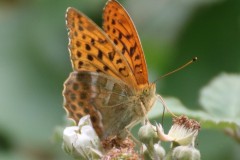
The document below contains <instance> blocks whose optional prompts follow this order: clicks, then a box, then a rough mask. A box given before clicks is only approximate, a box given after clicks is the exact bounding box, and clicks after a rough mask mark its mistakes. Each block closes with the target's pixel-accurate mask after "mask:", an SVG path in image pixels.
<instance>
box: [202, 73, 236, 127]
mask: <svg viewBox="0 0 240 160" xmlns="http://www.w3.org/2000/svg"><path fill="white" fill-rule="evenodd" d="M200 103H201V105H202V107H203V108H204V109H205V110H206V111H207V112H208V113H209V115H211V117H212V118H213V119H215V120H217V121H225V122H230V123H236V124H238V125H240V75H239V74H226V73H222V74H220V75H219V76H217V77H216V78H214V79H213V80H212V82H210V84H208V85H207V86H206V87H204V88H203V89H202V90H201V93H200Z"/></svg>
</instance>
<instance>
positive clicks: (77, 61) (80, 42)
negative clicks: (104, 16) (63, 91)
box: [66, 8, 137, 87]
mask: <svg viewBox="0 0 240 160" xmlns="http://www.w3.org/2000/svg"><path fill="white" fill-rule="evenodd" d="M66 21H67V27H68V30H69V33H68V34H69V51H70V56H71V60H72V65H73V69H74V70H76V71H82V70H86V71H95V72H103V73H105V74H108V75H111V76H113V77H116V78H118V79H121V80H123V81H126V82H127V83H128V84H129V85H131V86H134V87H136V84H137V83H136V80H135V78H134V77H133V73H132V71H131V69H130V67H129V64H128V63H127V60H126V58H125V57H124V56H123V55H122V54H121V53H120V52H119V51H118V50H117V48H116V47H115V45H114V44H113V42H112V41H111V40H110V39H109V37H108V36H107V35H106V34H105V33H104V32H103V31H102V30H101V29H100V28H99V27H98V26H97V25H96V24H95V23H94V22H93V21H91V20H90V19H89V18H88V17H87V16H85V15H84V14H83V13H81V12H79V11H77V10H76V9H74V8H68V10H67V15H66Z"/></svg>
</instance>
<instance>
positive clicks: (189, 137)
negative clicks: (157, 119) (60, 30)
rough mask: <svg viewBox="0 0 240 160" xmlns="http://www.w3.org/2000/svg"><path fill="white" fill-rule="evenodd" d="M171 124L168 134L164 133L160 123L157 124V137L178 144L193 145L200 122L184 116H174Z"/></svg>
mask: <svg viewBox="0 0 240 160" xmlns="http://www.w3.org/2000/svg"><path fill="white" fill-rule="evenodd" d="M173 123H174V124H173V126H172V127H171V129H170V130H169V132H168V134H167V135H166V134H164V131H163V128H162V126H161V125H160V124H156V125H157V133H158V137H159V139H160V140H161V141H171V142H175V143H177V144H178V145H182V146H184V145H194V141H195V139H196V136H197V135H198V131H199V129H200V124H199V123H198V122H197V121H195V120H192V119H188V118H187V117H186V116H180V117H177V118H174V120H173Z"/></svg>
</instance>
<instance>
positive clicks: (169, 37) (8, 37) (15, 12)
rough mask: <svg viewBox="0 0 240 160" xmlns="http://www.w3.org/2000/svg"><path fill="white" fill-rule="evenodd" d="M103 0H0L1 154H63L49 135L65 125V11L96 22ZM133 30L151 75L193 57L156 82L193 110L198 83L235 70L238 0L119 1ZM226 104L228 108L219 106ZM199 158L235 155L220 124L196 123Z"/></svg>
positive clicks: (238, 64)
mask: <svg viewBox="0 0 240 160" xmlns="http://www.w3.org/2000/svg"><path fill="white" fill-rule="evenodd" d="M105 2H106V0H61V1H57V0H51V1H49V0H0V74H1V75H0V77H1V78H0V90H1V91H0V159H3V160H8V159H9V160H12V159H16V160H19V159H23V160H25V159H26V160H28V159H29V160H31V159H33V160H35V159H36V160H38V159H39V160H41V159H49V160H52V159H68V158H69V157H67V156H66V155H65V153H63V151H62V150H61V143H54V142H53V141H54V140H53V139H54V138H53V133H54V130H56V127H57V126H61V125H62V126H63V125H64V123H65V120H64V119H65V111H64V110H63V108H62V103H63V98H62V94H61V92H62V89H63V82H64V81H65V79H66V78H67V77H68V74H69V73H70V72H71V71H72V69H71V65H70V60H69V53H68V50H67V43H68V38H67V31H66V27H65V18H64V15H65V11H66V8H67V7H69V6H72V7H75V8H77V9H79V10H81V11H82V12H84V13H86V14H87V15H88V16H89V17H90V18H92V19H93V20H94V21H95V22H96V23H97V24H99V25H101V13H102V9H103V7H104V4H105ZM120 2H121V3H122V4H123V6H124V7H125V8H126V9H127V10H128V12H129V14H130V15H131V17H132V19H133V21H134V23H135V24H136V27H137V29H138V32H139V35H140V38H141V41H142V45H143V48H144V51H145V56H146V60H147V64H148V69H149V75H150V77H149V78H150V80H151V81H153V80H155V79H156V78H157V77H159V76H161V75H163V74H164V73H167V72H169V71H172V70H173V69H175V68H177V67H179V66H180V65H182V64H183V63H185V62H187V61H188V60H190V59H191V58H192V57H194V56H197V57H198V58H199V61H198V62H197V63H195V64H193V65H191V66H189V67H187V68H186V69H184V70H182V71H180V72H178V73H175V74H173V75H171V76H169V77H166V78H164V79H161V80H160V81H159V82H158V85H157V90H158V93H160V94H161V95H163V96H174V97H177V98H179V99H180V100H181V101H182V102H183V103H184V104H185V105H186V106H188V107H189V108H192V109H200V106H199V103H198V95H199V90H200V89H201V87H203V86H204V85H206V84H207V83H208V82H209V81H210V80H211V79H212V78H213V77H214V76H216V75H218V74H219V73H221V72H229V73H239V71H240V1H239V0H148V1H146V0H122V1H120ZM226 107H227V106H226ZM197 143H198V145H197V148H199V150H200V151H201V155H202V159H219V160H223V159H232V160H234V159H236V160H237V159H240V153H239V151H240V146H239V144H238V143H237V142H235V141H234V140H233V139H231V138H230V137H228V136H226V135H225V134H224V133H223V132H222V131H221V130H217V129H202V130H201V132H200V134H199V137H198V140H197Z"/></svg>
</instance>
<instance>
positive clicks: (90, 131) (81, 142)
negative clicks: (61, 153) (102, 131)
mask: <svg viewBox="0 0 240 160" xmlns="http://www.w3.org/2000/svg"><path fill="white" fill-rule="evenodd" d="M63 143H64V149H65V151H66V152H67V153H69V154H71V155H72V156H74V157H77V158H85V159H89V158H93V157H98V158H99V157H100V156H101V152H100V150H101V147H100V140H99V138H98V136H97V134H96V132H95V130H94V128H93V126H92V123H91V120H90V116H89V115H87V116H84V117H82V118H81V119H80V121H79V124H78V126H71V127H67V128H65V129H64V131H63Z"/></svg>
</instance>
